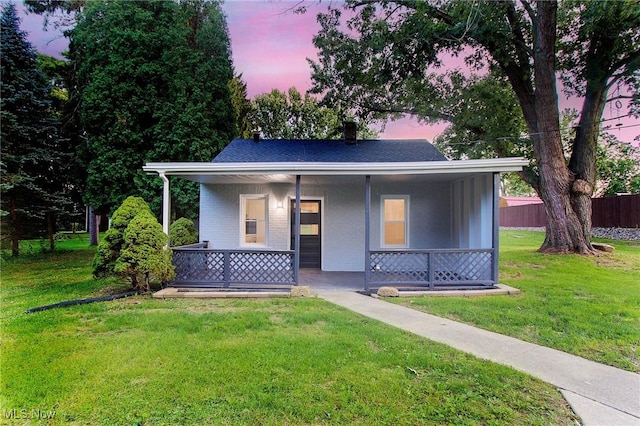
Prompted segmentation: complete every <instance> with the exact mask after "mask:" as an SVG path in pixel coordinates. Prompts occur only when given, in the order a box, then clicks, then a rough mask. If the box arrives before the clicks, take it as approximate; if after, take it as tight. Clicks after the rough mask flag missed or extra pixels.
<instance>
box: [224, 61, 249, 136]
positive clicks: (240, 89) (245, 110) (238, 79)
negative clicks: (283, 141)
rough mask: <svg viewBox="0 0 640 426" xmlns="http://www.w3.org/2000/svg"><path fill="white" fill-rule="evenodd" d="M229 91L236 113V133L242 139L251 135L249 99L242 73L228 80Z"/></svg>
mask: <svg viewBox="0 0 640 426" xmlns="http://www.w3.org/2000/svg"><path fill="white" fill-rule="evenodd" d="M229 91H230V92H231V103H232V104H233V110H234V112H235V115H236V127H237V129H238V133H237V135H238V136H239V137H241V138H243V139H248V138H251V137H252V136H253V131H254V130H255V129H253V128H252V124H251V122H250V121H249V114H250V113H251V101H250V100H249V98H248V96H247V83H245V82H244V81H243V80H242V74H238V75H234V76H233V79H231V81H229Z"/></svg>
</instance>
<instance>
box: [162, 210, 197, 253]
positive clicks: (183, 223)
mask: <svg viewBox="0 0 640 426" xmlns="http://www.w3.org/2000/svg"><path fill="white" fill-rule="evenodd" d="M197 242H198V231H196V227H195V226H194V224H193V221H192V220H191V219H187V218H186V217H181V218H180V219H178V220H176V221H175V222H173V223H172V224H171V226H170V227H169V246H171V247H178V246H186V245H187V244H195V243H197Z"/></svg>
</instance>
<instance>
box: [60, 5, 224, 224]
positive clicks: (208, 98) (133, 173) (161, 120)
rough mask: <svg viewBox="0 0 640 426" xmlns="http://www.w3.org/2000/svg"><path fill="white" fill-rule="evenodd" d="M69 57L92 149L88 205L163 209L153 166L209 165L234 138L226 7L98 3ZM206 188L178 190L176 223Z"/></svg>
mask: <svg viewBox="0 0 640 426" xmlns="http://www.w3.org/2000/svg"><path fill="white" fill-rule="evenodd" d="M70 56H71V59H72V61H73V63H74V64H75V66H76V69H77V83H78V99H79V102H80V104H79V105H80V108H79V111H80V122H81V124H82V129H83V131H84V132H85V133H86V137H87V143H86V148H85V150H84V153H83V157H84V158H85V161H86V167H87V173H88V178H87V187H86V192H85V199H86V201H87V202H88V203H89V204H91V205H92V206H94V207H97V208H99V209H102V210H112V209H113V208H115V206H117V205H118V204H119V203H120V202H121V201H122V200H123V199H124V198H125V197H126V196H128V195H133V194H136V195H141V196H143V197H144V198H145V199H147V200H149V201H150V204H151V207H152V210H153V211H154V212H156V213H159V211H160V208H161V193H162V191H161V182H160V181H159V180H158V179H157V178H155V177H150V176H146V175H145V174H144V173H143V171H142V165H143V164H144V163H145V162H148V161H210V160H211V159H212V158H213V157H214V156H215V155H216V154H217V153H218V152H219V151H220V149H221V148H222V147H224V146H225V144H226V143H228V142H229V141H230V140H231V139H232V138H233V136H234V134H235V131H236V130H235V120H234V113H233V109H232V105H231V97H230V93H229V87H228V82H229V81H230V80H231V79H232V78H233V71H232V65H231V59H230V58H231V55H230V43H229V37H228V31H227V27H226V23H225V20H224V15H223V14H222V11H221V9H220V5H219V3H218V2H217V1H205V0H188V1H187V0H184V1H181V2H170V1H146V2H130V1H113V2H106V1H97V2H89V3H87V4H86V5H85V7H84V9H83V11H82V12H81V13H79V15H78V24H77V26H76V27H75V28H74V30H73V31H72V32H71V44H70ZM197 204H198V186H197V185H195V184H193V183H191V182H181V181H178V182H175V183H174V184H172V206H173V208H174V209H175V214H176V215H177V216H184V215H193V214H194V213H196V211H197Z"/></svg>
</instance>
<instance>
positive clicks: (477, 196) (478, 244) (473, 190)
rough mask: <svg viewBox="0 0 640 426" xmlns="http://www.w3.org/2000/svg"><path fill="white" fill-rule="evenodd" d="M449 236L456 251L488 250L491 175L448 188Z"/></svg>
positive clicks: (480, 175) (490, 237)
mask: <svg viewBox="0 0 640 426" xmlns="http://www.w3.org/2000/svg"><path fill="white" fill-rule="evenodd" d="M451 194H452V198H451V206H452V217H453V222H452V234H453V236H454V238H455V240H457V245H456V246H457V247H460V248H491V247H492V243H493V175H491V174H489V173H487V174H479V175H475V176H473V177H470V178H468V179H462V180H459V181H456V182H454V183H452V184H451Z"/></svg>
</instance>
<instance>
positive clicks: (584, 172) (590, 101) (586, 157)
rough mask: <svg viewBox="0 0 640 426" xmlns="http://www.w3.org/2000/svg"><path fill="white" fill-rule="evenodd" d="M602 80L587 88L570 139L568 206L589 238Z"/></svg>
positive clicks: (603, 98)
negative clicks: (569, 198) (571, 139)
mask: <svg viewBox="0 0 640 426" xmlns="http://www.w3.org/2000/svg"><path fill="white" fill-rule="evenodd" d="M606 93H607V90H606V83H605V82H602V83H601V84H600V85H599V86H598V87H589V88H587V94H586V96H585V101H584V104H583V106H582V112H581V115H580V123H579V126H578V128H577V129H576V136H575V139H574V141H573V149H572V152H571V160H570V161H569V170H570V171H571V176H572V177H573V182H572V184H571V206H572V208H573V210H574V211H575V212H576V215H577V216H578V219H579V220H580V223H581V225H582V232H583V234H584V235H585V236H587V237H589V238H590V237H591V197H592V196H593V191H594V188H595V182H596V148H597V143H598V134H599V133H600V124H599V122H600V117H602V113H603V110H604V106H605V103H606Z"/></svg>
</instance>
